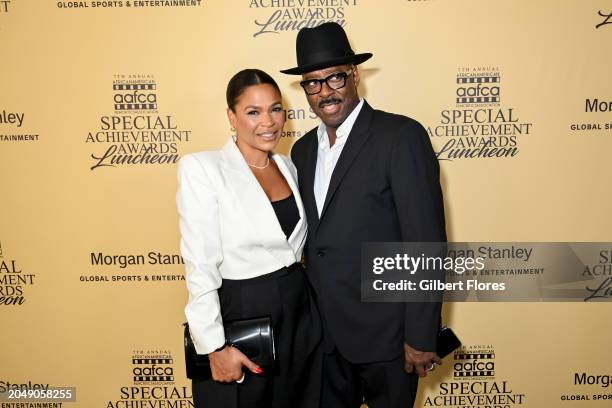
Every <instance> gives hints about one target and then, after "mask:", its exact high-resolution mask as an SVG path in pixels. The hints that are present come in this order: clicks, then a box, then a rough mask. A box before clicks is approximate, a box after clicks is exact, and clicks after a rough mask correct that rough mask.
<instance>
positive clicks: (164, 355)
mask: <svg viewBox="0 0 612 408" xmlns="http://www.w3.org/2000/svg"><path fill="white" fill-rule="evenodd" d="M173 365H174V359H173V358H172V355H171V354H170V352H169V351H150V350H149V351H146V352H143V351H136V352H134V355H133V356H132V374H133V376H134V384H151V383H156V384H159V383H161V384H168V383H173V382H174V367H173Z"/></svg>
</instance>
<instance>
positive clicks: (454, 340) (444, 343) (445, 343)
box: [436, 326, 461, 358]
mask: <svg viewBox="0 0 612 408" xmlns="http://www.w3.org/2000/svg"><path fill="white" fill-rule="evenodd" d="M459 347H461V340H459V338H458V337H457V335H455V332H453V331H452V330H451V328H450V327H446V326H442V327H440V331H439V332H438V347H437V349H436V354H437V355H438V357H440V358H444V357H446V356H447V355H449V354H450V353H452V352H453V351H455V350H456V349H458V348H459Z"/></svg>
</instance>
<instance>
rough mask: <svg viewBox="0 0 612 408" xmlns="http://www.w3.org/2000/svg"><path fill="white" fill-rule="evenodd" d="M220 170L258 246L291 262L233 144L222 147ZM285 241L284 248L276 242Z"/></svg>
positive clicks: (275, 222) (271, 214)
mask: <svg viewBox="0 0 612 408" xmlns="http://www.w3.org/2000/svg"><path fill="white" fill-rule="evenodd" d="M222 152H223V159H224V160H223V167H224V174H225V176H226V178H227V188H228V190H229V191H231V193H232V195H233V197H234V199H235V201H236V202H237V203H238V205H239V207H240V208H241V209H242V211H243V213H244V215H245V218H246V219H247V220H248V223H249V225H250V226H251V228H252V230H253V234H254V235H253V236H256V237H258V239H259V241H260V242H261V244H262V245H263V246H264V248H266V249H267V250H268V252H270V253H271V254H272V255H273V256H274V257H275V258H277V259H278V260H279V261H280V262H282V263H283V264H286V265H290V264H292V263H293V262H295V259H292V257H291V255H293V258H295V255H294V254H293V250H292V249H291V247H290V246H289V243H288V242H287V240H286V239H285V233H284V232H283V230H282V228H281V226H280V224H279V223H278V220H277V218H276V214H275V213H274V209H273V208H272V205H271V204H270V200H269V199H268V196H267V195H266V193H265V192H264V190H263V188H261V185H260V184H259V182H258V181H257V178H255V175H254V174H253V173H252V172H251V169H249V166H248V165H247V163H246V161H245V160H244V158H243V156H242V154H241V153H240V150H238V147H237V146H236V143H234V141H233V140H232V139H230V140H229V141H228V142H227V143H226V144H225V146H224V147H223V150H222ZM283 241H284V242H286V248H283V247H282V245H281V246H279V242H283Z"/></svg>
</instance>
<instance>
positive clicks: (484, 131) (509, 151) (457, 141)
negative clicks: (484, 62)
mask: <svg viewBox="0 0 612 408" xmlns="http://www.w3.org/2000/svg"><path fill="white" fill-rule="evenodd" d="M504 82H505V80H504ZM449 94H450V92H449ZM453 96H454V98H453V102H454V106H453V107H444V108H443V109H442V110H441V111H440V120H439V122H438V123H435V124H433V126H427V133H428V134H429V137H430V138H431V139H432V145H433V146H434V151H435V153H436V157H437V158H438V160H447V161H453V160H456V159H505V158H512V157H514V156H516V155H518V154H519V151H520V146H519V138H520V137H523V136H525V135H529V134H531V131H532V127H533V124H532V123H529V122H527V123H526V122H523V121H522V120H521V119H520V118H519V114H518V113H517V111H516V109H515V108H514V107H508V106H506V105H505V104H502V100H501V74H500V70H499V67H495V66H487V67H463V68H459V70H458V71H457V74H456V77H455V87H454V95H453ZM505 102H506V103H507V101H505Z"/></svg>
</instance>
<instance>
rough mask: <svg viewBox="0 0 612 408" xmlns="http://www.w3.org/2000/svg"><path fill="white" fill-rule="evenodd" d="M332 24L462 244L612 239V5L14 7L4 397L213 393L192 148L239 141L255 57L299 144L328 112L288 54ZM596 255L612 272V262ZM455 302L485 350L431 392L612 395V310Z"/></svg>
mask: <svg viewBox="0 0 612 408" xmlns="http://www.w3.org/2000/svg"><path fill="white" fill-rule="evenodd" d="M325 21H336V22H339V23H340V24H342V25H343V26H344V27H345V29H346V30H347V32H348V34H349V38H350V40H351V42H352V45H353V48H354V49H355V51H356V52H372V53H373V54H374V57H373V58H372V59H371V60H369V61H367V62H366V63H364V64H362V65H360V70H361V75H362V83H361V85H360V93H361V95H362V96H364V97H365V98H366V99H367V100H368V102H369V103H370V104H371V105H372V106H374V107H376V108H378V109H383V110H387V111H391V112H397V113H401V114H404V115H407V116H410V117H413V118H415V119H417V120H419V121H420V122H421V123H422V124H423V125H424V126H425V127H426V129H427V130H428V132H429V135H430V137H431V142H432V144H433V146H434V149H435V150H436V152H437V155H438V159H439V161H440V164H441V173H442V174H441V178H442V183H443V189H444V194H445V204H446V213H447V221H448V233H449V239H450V240H452V241H478V242H486V241H494V242H515V241H523V242H551V241H552V242H566V241H573V242H574V241H586V242H609V241H612V216H611V215H610V208H611V202H612V187H611V185H610V176H611V175H612V172H611V170H610V164H609V163H610V152H611V149H612V81H611V79H610V76H611V75H610V73H611V72H612V71H611V69H612V53H611V50H612V2H611V1H610V0H580V1H579V0H561V1H560V0H512V1H511V0H504V1H485V0H429V1H425V0H423V1H410V0H384V1H382V0H377V1H374V0H231V1H230V0H134V1H127V0H112V1H91V0H86V1H55V0H1V1H0V168H1V171H0V185H1V189H2V194H1V196H2V198H1V203H2V205H1V211H0V322H1V327H2V328H1V332H0V333H1V334H0V392H2V391H5V390H11V389H18V388H19V389H21V388H25V387H34V388H44V387H75V389H76V401H74V402H57V403H55V405H38V406H75V407H87V408H93V407H108V408H140V407H151V408H164V407H191V406H193V403H192V401H191V388H190V382H189V380H187V379H186V377H185V370H184V360H183V359H184V355H183V349H182V347H183V344H182V323H183V321H184V320H185V318H184V314H183V308H184V305H185V302H186V300H187V292H186V289H185V279H184V265H183V262H182V259H181V256H180V253H179V231H178V216H177V213H176V208H175V193H176V187H177V180H176V163H177V161H178V160H179V158H180V157H181V156H182V155H184V154H186V153H189V152H194V151H199V150H206V149H218V148H220V147H221V146H222V145H223V144H224V143H225V142H226V140H227V139H228V137H229V136H230V125H229V123H228V121H227V118H226V113H225V109H226V106H225V87H226V84H227V81H228V80H229V78H230V77H231V76H232V75H233V74H234V73H235V72H237V71H238V70H241V69H243V68H260V69H263V70H265V71H267V72H268V73H270V74H271V75H272V76H273V77H274V78H275V79H276V80H277V81H278V83H279V85H280V86H281V88H282V90H283V98H284V105H285V108H286V110H287V118H288V121H287V125H286V127H285V129H284V133H283V138H282V140H281V143H280V144H279V148H278V150H279V151H280V152H282V153H288V152H289V151H290V148H291V145H292V144H293V143H294V142H295V140H297V139H298V138H300V137H301V136H302V135H303V134H305V132H306V131H308V130H309V129H311V128H312V127H313V126H315V125H316V124H317V120H316V118H315V116H314V115H313V113H312V112H311V111H310V109H309V107H308V104H307V102H306V98H305V97H304V94H303V92H302V91H301V88H300V87H299V85H298V83H297V81H298V80H299V78H298V77H294V76H286V75H283V74H280V73H279V70H280V69H284V68H289V67H292V66H295V37H296V34H297V30H298V29H299V28H301V27H305V26H314V25H317V24H320V23H322V22H325ZM610 249H611V250H612V248H610ZM593 266H595V265H593ZM596 270H597V273H594V272H593V274H594V275H596V276H595V278H596V279H598V281H601V282H602V284H604V285H605V284H606V283H605V282H606V279H608V278H609V277H610V276H612V256H606V254H605V253H604V255H603V256H602V257H600V259H599V260H598V265H597V269H596ZM592 271H595V269H594V268H593V270H592ZM587 272H588V271H587ZM611 280H612V279H611ZM608 284H609V281H608ZM603 292H605V293H604V294H605V296H610V295H612V289H607V291H606V290H603V291H602V293H603ZM593 300H596V299H593ZM444 319H445V322H446V323H447V324H448V325H450V326H452V327H453V329H454V330H455V331H456V332H457V333H458V335H459V336H460V337H461V339H462V340H463V343H464V347H463V348H462V349H461V350H459V351H458V352H457V353H455V354H453V355H451V356H449V357H447V358H446V359H445V361H444V364H443V365H442V366H441V367H439V368H438V369H436V370H435V371H434V373H433V374H432V375H430V376H428V377H427V378H426V379H425V380H423V381H422V383H421V387H420V390H419V399H418V404H417V406H425V407H479V408H485V407H491V408H493V407H495V408H506V407H520V408H527V407H572V408H574V407H608V406H610V404H612V402H611V401H612V386H610V385H609V384H610V379H611V378H612V377H611V376H612V369H611V367H612V357H611V356H612V353H610V349H609V339H610V337H611V336H612V328H611V327H610V324H609V322H610V306H609V303H604V302H596V301H588V302H572V303H549V302H546V303H545V302H540V303H535V302H534V303H518V302H515V303H482V302H480V303H478V302H472V303H447V304H446V305H445V308H444ZM0 404H2V405H1V406H2V407H14V406H15V407H16V406H19V405H16V404H14V403H11V402H7V401H4V402H0ZM5 404H6V405H5ZM21 406H24V407H25V406H35V405H21Z"/></svg>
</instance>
